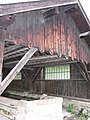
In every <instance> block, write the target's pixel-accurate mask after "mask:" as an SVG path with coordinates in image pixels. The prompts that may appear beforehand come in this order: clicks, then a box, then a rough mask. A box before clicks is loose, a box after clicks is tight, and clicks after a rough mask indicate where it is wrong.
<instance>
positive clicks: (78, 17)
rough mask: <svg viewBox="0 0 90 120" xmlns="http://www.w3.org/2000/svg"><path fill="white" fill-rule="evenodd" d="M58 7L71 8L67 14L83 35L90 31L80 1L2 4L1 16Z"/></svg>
mask: <svg viewBox="0 0 90 120" xmlns="http://www.w3.org/2000/svg"><path fill="white" fill-rule="evenodd" d="M56 6H66V7H68V6H69V9H67V10H66V12H67V13H69V14H70V15H71V17H72V18H73V19H74V21H75V23H76V25H77V26H78V28H79V30H80V32H81V33H83V32H86V31H88V30H90V22H89V20H88V18H87V15H86V14H85V12H84V10H83V8H82V6H81V4H80V2H79V1H78V0H45V1H44V0H39V1H31V2H22V3H12V4H1V5H0V16H4V15H7V14H15V13H20V12H26V11H32V10H39V9H44V8H49V7H56Z"/></svg>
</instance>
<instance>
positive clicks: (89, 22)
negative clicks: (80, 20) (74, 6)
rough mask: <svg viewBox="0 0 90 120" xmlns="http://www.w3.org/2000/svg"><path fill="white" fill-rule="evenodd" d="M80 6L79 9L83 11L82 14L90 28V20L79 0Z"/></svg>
mask: <svg viewBox="0 0 90 120" xmlns="http://www.w3.org/2000/svg"><path fill="white" fill-rule="evenodd" d="M78 6H79V8H80V10H81V12H82V14H83V16H84V17H85V20H86V22H87V23H88V26H89V27H90V21H89V18H88V16H87V15H86V12H85V10H84V9H83V7H82V5H81V3H80V1H79V0H78Z"/></svg>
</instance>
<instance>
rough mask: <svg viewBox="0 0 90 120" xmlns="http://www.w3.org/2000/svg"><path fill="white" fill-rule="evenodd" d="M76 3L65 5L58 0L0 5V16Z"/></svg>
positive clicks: (75, 1)
mask: <svg viewBox="0 0 90 120" xmlns="http://www.w3.org/2000/svg"><path fill="white" fill-rule="evenodd" d="M64 2H65V1H64ZM77 3H78V0H74V1H71V2H65V3H63V2H61V1H58V0H55V1H54V0H49V1H48V0H47V1H37V2H35V1H34V2H23V3H22V2H21V3H13V4H4V5H0V16H4V15H8V14H16V13H22V12H28V11H34V10H39V9H44V8H50V7H58V6H65V5H70V4H77ZM32 4H33V5H32ZM6 8H7V9H6Z"/></svg>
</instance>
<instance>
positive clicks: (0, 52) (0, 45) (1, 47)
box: [0, 42, 4, 87]
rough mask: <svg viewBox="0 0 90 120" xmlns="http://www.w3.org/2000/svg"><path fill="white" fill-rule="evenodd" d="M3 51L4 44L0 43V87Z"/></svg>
mask: <svg viewBox="0 0 90 120" xmlns="http://www.w3.org/2000/svg"><path fill="white" fill-rule="evenodd" d="M3 51H4V43H3V42H0V87H1V81H2V67H3Z"/></svg>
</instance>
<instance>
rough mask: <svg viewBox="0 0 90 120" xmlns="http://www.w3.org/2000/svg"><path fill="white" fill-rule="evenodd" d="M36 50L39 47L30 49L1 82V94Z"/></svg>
mask: <svg viewBox="0 0 90 120" xmlns="http://www.w3.org/2000/svg"><path fill="white" fill-rule="evenodd" d="M36 51H38V49H37V48H32V49H30V50H29V51H28V52H27V53H26V54H25V55H24V56H23V57H22V59H21V60H20V61H19V62H18V63H17V64H16V66H15V67H14V68H13V69H12V70H11V72H10V73H9V74H8V75H7V76H6V78H5V79H4V80H3V81H2V82H1V87H0V95H1V94H2V93H3V92H4V90H5V89H6V88H7V87H8V85H9V84H10V83H11V82H12V80H13V79H14V78H15V77H16V75H17V74H18V73H19V72H20V70H21V69H22V68H23V67H24V65H25V64H26V63H27V62H28V60H29V59H30V58H31V57H32V56H33V54H34V53H35V52H36Z"/></svg>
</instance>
